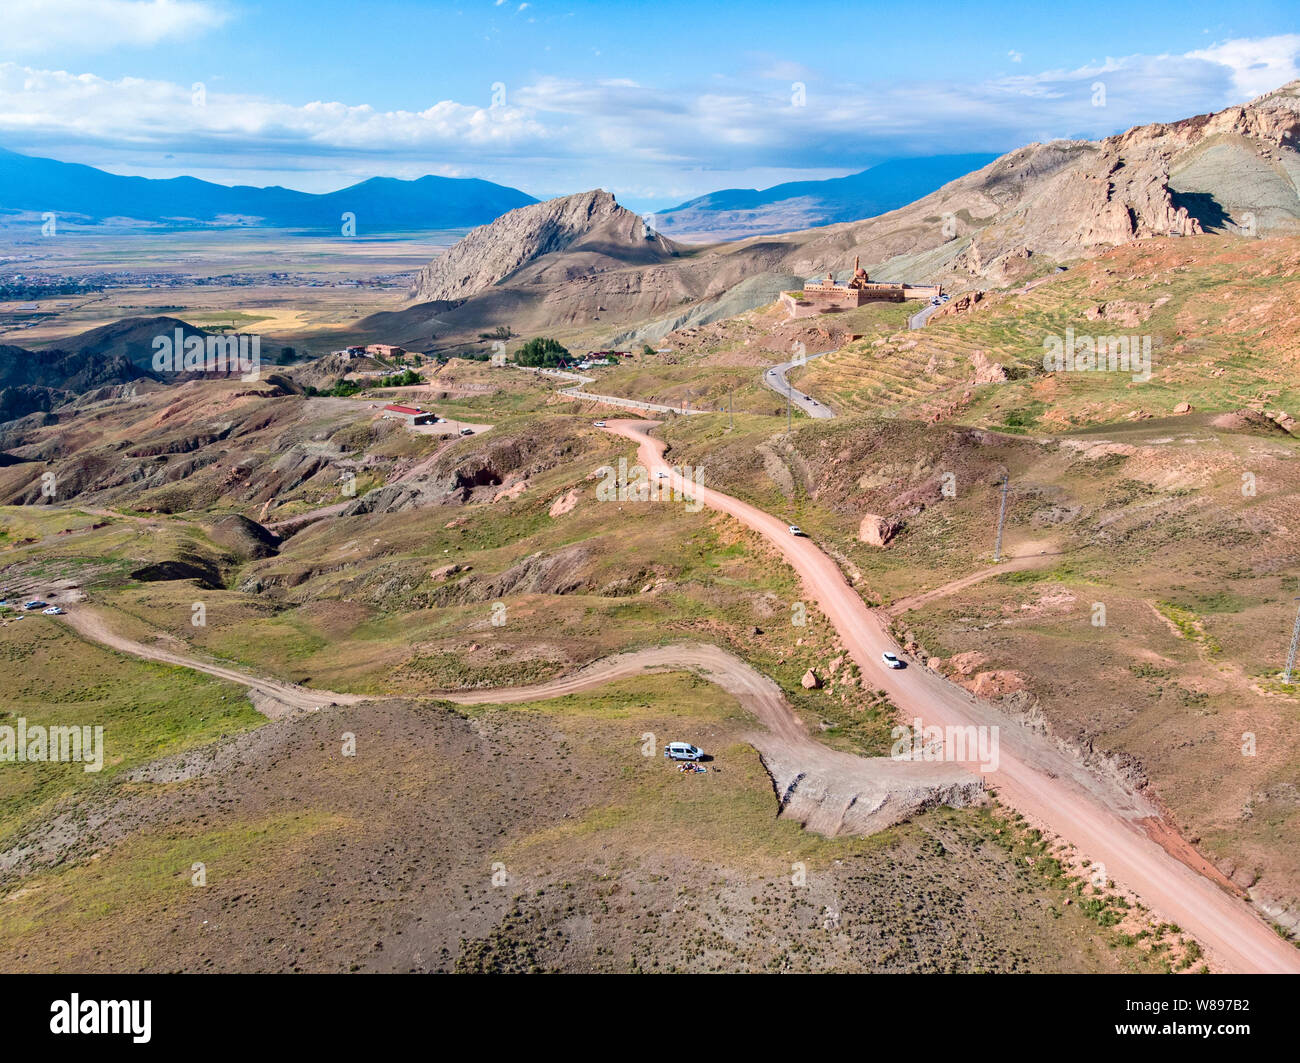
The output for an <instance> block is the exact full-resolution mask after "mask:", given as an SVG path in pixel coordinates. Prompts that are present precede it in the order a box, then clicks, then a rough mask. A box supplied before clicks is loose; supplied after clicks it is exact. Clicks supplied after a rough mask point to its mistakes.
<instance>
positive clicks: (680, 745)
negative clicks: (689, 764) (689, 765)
mask: <svg viewBox="0 0 1300 1063" xmlns="http://www.w3.org/2000/svg"><path fill="white" fill-rule="evenodd" d="M664 756H665V757H667V758H668V759H669V760H702V759H703V758H704V750H702V749H701V748H700V747H699V746H693V745H691V744H690V743H689V742H669V743H668V744H667V745H666V746H664Z"/></svg>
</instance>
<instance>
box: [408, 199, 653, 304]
mask: <svg viewBox="0 0 1300 1063" xmlns="http://www.w3.org/2000/svg"><path fill="white" fill-rule="evenodd" d="M597 234H598V235H599V237H600V238H601V239H602V240H603V242H605V243H606V244H607V245H609V246H607V247H606V248H605V249H604V250H606V251H608V250H614V249H616V248H618V247H619V246H623V247H625V248H627V249H629V250H640V249H641V248H643V247H644V245H645V244H646V243H647V242H650V243H653V244H656V245H657V246H661V247H663V248H664V249H667V248H668V244H667V241H665V240H663V238H662V237H656V236H655V235H654V234H653V233H647V231H646V229H645V225H644V223H643V222H642V220H641V218H640V217H639V216H637V215H636V214H633V213H632V212H631V211H629V210H625V209H624V208H623V207H620V206H619V205H618V203H617V202H616V201H615V199H614V197H613V196H612V195H610V194H609V193H608V192H605V191H603V190H601V189H596V190H594V191H591V192H580V193H578V194H577V195H572V196H563V197H561V198H560V199H551V200H548V201H546V202H545V203H534V204H532V205H531V206H527V207H520V208H519V209H518V210H512V211H510V212H509V213H508V214H503V215H502V216H501V217H499V218H497V220H496V221H494V222H492V223H491V224H490V225H483V226H480V227H479V228H477V229H473V230H471V231H470V232H469V233H468V234H467V235H466V236H465V238H464V239H463V240H461V241H460V242H459V243H457V244H455V245H454V246H453V247H451V248H449V249H448V250H447V251H446V252H444V253H443V254H442V256H441V257H439V258H437V259H435V260H434V261H433V262H431V263H430V264H429V265H427V266H425V267H424V269H422V270H421V271H420V275H419V277H418V278H417V279H416V282H415V285H414V287H413V288H412V290H411V297H412V298H413V299H414V300H416V301H417V302H421V303H427V302H433V301H436V300H441V301H445V302H455V301H457V300H461V299H467V298H469V297H470V296H472V295H474V294H476V293H478V292H481V291H483V289H485V288H488V287H491V286H492V285H493V284H496V283H497V281H499V280H502V279H503V278H505V277H508V276H510V275H511V274H512V273H514V272H516V271H517V270H519V269H520V268H522V267H523V266H525V265H527V264H528V263H530V262H533V261H535V260H536V259H539V258H541V257H542V256H544V255H549V254H552V253H553V252H556V251H566V250H571V249H573V248H574V245H575V244H579V243H581V242H583V241H584V238H591V237H593V236H595V235H597Z"/></svg>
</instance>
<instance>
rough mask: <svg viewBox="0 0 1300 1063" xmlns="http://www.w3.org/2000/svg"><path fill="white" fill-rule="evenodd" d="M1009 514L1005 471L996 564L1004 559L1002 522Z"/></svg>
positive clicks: (995, 554)
mask: <svg viewBox="0 0 1300 1063" xmlns="http://www.w3.org/2000/svg"><path fill="white" fill-rule="evenodd" d="M1006 516H1007V477H1006V474H1005V473H1004V474H1003V476H1002V508H1001V509H999V510H998V541H997V545H996V546H994V547H993V563H994V564H995V565H996V564H997V563H998V562H999V561H1001V560H1002V522H1003V521H1004V520H1005V519H1006Z"/></svg>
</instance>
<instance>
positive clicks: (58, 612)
mask: <svg viewBox="0 0 1300 1063" xmlns="http://www.w3.org/2000/svg"><path fill="white" fill-rule="evenodd" d="M41 612H42V613H44V614H45V615H46V616H62V615H63V610H62V609H60V608H59V607H58V606H57V605H52V606H50V607H49V608H48V609H42V610H41Z"/></svg>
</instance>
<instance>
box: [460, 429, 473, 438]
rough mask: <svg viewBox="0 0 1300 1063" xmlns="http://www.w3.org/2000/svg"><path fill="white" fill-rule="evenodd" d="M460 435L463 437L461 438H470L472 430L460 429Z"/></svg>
mask: <svg viewBox="0 0 1300 1063" xmlns="http://www.w3.org/2000/svg"><path fill="white" fill-rule="evenodd" d="M460 434H461V435H463V436H472V435H473V434H474V429H472V428H462V429H461V430H460Z"/></svg>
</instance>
